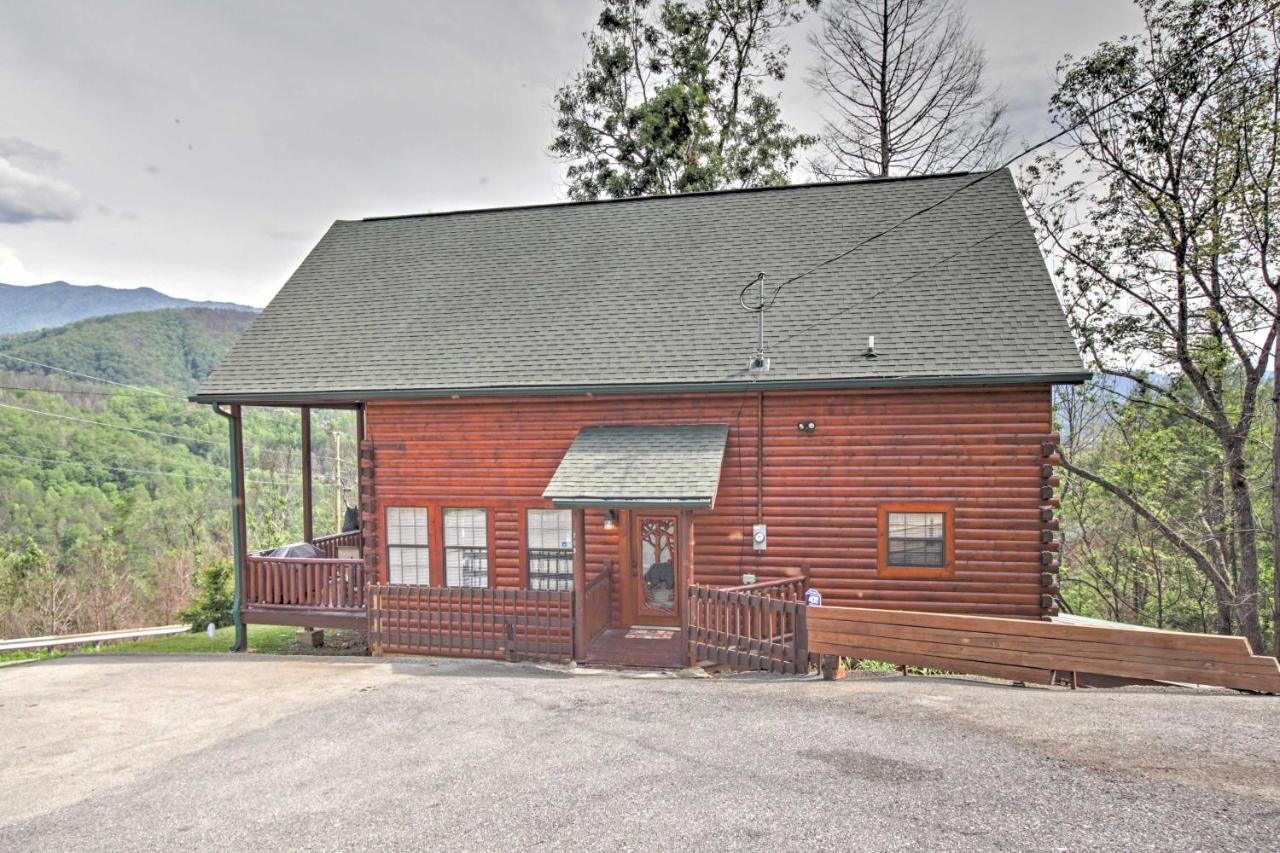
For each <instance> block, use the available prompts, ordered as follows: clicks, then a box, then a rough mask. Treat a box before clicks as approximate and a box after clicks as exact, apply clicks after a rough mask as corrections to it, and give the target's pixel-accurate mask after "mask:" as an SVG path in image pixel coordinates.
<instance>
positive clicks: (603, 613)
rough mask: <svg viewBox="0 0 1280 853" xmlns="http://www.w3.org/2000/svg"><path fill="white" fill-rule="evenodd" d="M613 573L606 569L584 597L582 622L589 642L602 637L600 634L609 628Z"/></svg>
mask: <svg viewBox="0 0 1280 853" xmlns="http://www.w3.org/2000/svg"><path fill="white" fill-rule="evenodd" d="M612 574H613V572H612V570H611V569H610V567H609V566H607V565H606V566H605V567H604V571H603V572H601V573H600V576H599V577H597V578H596V579H595V580H593V581H591V583H589V584H587V587H586V589H585V590H584V591H583V595H582V620H583V622H584V623H585V624H584V633H585V635H586V638H587V642H588V643H589V642H591V641H592V640H594V639H595V638H596V637H598V636H600V632H601V631H603V630H604V629H605V628H607V627H609V607H610V585H611V580H610V578H611V576H612Z"/></svg>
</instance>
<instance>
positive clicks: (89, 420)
mask: <svg viewBox="0 0 1280 853" xmlns="http://www.w3.org/2000/svg"><path fill="white" fill-rule="evenodd" d="M0 408H5V409H14V410H16V411H19V412H30V413H31V414H33V415H43V416H44V417H46V418H58V419H59V420H64V421H75V422H76V423H81V424H91V425H93V426H100V427H107V428H109V429H119V430H124V431H126V432H136V433H142V434H145V435H155V436H160V437H162V438H175V439H178V440H179V441H194V442H198V443H199V444H209V445H213V446H214V447H223V446H224V444H223V442H221V441H213V440H211V439H207V438H196V437H195V436H190V435H177V434H176V433H172V432H159V431H158V430H153V429H144V428H142V427H130V426H124V425H123V424H108V423H104V422H102V421H95V420H93V419H92V418H77V417H75V416H74V415H62V414H58V413H57V412H44V411H41V410H40V409H28V408H27V407H26V406H15V405H13V404H12V403H0ZM273 452H274V451H273Z"/></svg>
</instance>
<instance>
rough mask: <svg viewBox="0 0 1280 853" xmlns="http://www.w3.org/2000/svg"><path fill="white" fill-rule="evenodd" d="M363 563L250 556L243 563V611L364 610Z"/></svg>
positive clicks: (307, 558)
mask: <svg viewBox="0 0 1280 853" xmlns="http://www.w3.org/2000/svg"><path fill="white" fill-rule="evenodd" d="M366 586H367V583H366V578H365V570H364V563H363V562H362V561H360V560H338V559H328V558H324V559H322V558H309V557H262V556H250V557H248V558H247V559H246V560H245V577H244V583H243V584H241V591H240V595H241V604H242V606H243V607H245V608H291V609H299V610H364V607H365V601H366V597H365V588H366Z"/></svg>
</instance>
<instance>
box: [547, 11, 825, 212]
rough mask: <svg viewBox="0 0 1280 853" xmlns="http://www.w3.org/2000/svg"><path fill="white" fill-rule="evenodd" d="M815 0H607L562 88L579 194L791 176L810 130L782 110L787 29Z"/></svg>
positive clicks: (562, 148)
mask: <svg viewBox="0 0 1280 853" xmlns="http://www.w3.org/2000/svg"><path fill="white" fill-rule="evenodd" d="M817 6H818V0H803V2H802V0H702V1H701V2H683V0H662V2H660V3H657V4H654V3H652V2H651V0H604V9H603V10H602V11H601V12H600V17H599V18H598V20H597V22H596V27H595V29H594V30H593V31H592V32H590V33H588V34H586V39H587V47H588V50H589V54H590V57H589V59H588V61H587V64H586V67H585V68H583V69H582V70H581V71H579V72H578V73H577V74H576V75H575V76H574V78H573V79H572V80H571V81H570V82H569V83H568V84H567V85H565V86H563V87H562V88H561V89H560V90H559V91H558V92H557V93H556V96H555V105H556V111H557V113H558V117H557V122H556V128H557V130H556V136H555V139H554V140H553V141H552V143H551V146H550V151H551V153H552V154H554V155H555V156H557V157H560V158H561V159H563V160H565V161H566V162H567V163H568V164H569V166H568V182H569V194H570V196H571V197H573V198H575V199H596V198H601V197H609V198H625V197H629V196H639V195H653V194H669V193H682V192H695V191H700V190H714V189H721V188H725V187H753V186H768V185H775V184H785V183H786V182H787V180H788V174H789V172H790V170H791V169H792V168H793V167H794V166H795V164H796V162H797V160H798V158H799V152H800V151H801V149H803V148H804V147H805V146H807V145H809V144H812V142H813V138H812V137H809V136H805V135H804V134H800V133H796V132H795V131H794V130H793V129H792V128H791V127H789V126H788V125H787V124H786V123H785V122H783V121H782V118H781V115H780V108H779V98H778V97H777V96H776V95H770V94H767V93H766V92H765V88H764V87H765V84H767V83H769V82H776V81H779V80H782V79H783V77H784V75H785V73H786V60H787V53H788V48H787V46H786V45H785V44H781V43H780V38H779V37H780V34H781V32H782V31H783V30H784V29H785V28H786V27H788V26H789V25H791V24H794V23H795V22H797V21H799V20H800V19H801V17H802V16H803V14H804V12H805V9H806V7H810V8H817Z"/></svg>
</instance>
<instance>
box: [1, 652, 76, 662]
mask: <svg viewBox="0 0 1280 853" xmlns="http://www.w3.org/2000/svg"><path fill="white" fill-rule="evenodd" d="M66 654H67V653H66V652H64V651H62V650H56V651H52V652H48V651H44V650H43V649H39V650H36V651H31V652H5V653H4V654H0V663H12V662H14V661H20V660H48V659H49V658H60V657H66Z"/></svg>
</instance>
